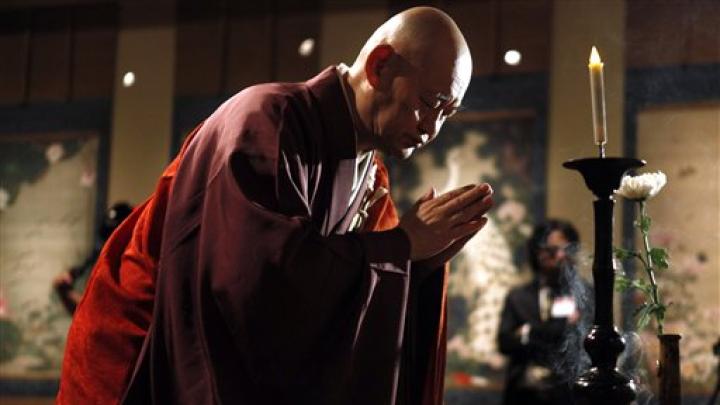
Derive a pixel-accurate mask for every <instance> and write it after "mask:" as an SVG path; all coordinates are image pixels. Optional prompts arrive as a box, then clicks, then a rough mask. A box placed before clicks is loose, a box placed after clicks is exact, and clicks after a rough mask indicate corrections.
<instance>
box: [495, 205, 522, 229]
mask: <svg viewBox="0 0 720 405" xmlns="http://www.w3.org/2000/svg"><path fill="white" fill-rule="evenodd" d="M526 215H527V208H526V207H525V205H523V204H521V203H519V202H518V201H517V200H507V201H505V202H504V203H502V205H500V207H498V209H497V217H498V218H499V219H500V220H503V221H510V223H511V224H514V225H515V224H519V223H521V222H523V220H524V219H525V216H526Z"/></svg>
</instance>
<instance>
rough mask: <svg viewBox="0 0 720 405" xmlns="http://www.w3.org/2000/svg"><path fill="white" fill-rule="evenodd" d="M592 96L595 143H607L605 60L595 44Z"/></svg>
mask: <svg viewBox="0 0 720 405" xmlns="http://www.w3.org/2000/svg"><path fill="white" fill-rule="evenodd" d="M588 70H589V71H590V97H591V99H592V115H593V134H594V138H595V145H599V146H602V145H605V144H606V143H607V128H606V124H607V120H606V118H605V83H604V79H603V62H602V60H600V55H599V54H598V51H597V49H596V48H595V47H594V46H593V47H592V52H591V53H590V63H589V64H588Z"/></svg>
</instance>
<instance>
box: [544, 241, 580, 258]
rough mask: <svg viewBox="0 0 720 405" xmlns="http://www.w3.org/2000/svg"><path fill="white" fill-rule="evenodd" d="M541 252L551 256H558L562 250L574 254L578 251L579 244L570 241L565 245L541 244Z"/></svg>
mask: <svg viewBox="0 0 720 405" xmlns="http://www.w3.org/2000/svg"><path fill="white" fill-rule="evenodd" d="M539 250H540V251H541V252H545V253H547V254H549V255H551V256H557V254H558V253H560V252H561V251H562V252H564V253H565V254H566V255H572V254H574V253H575V252H576V251H577V246H576V245H575V244H573V243H568V244H567V245H564V246H552V245H541V246H540V247H539Z"/></svg>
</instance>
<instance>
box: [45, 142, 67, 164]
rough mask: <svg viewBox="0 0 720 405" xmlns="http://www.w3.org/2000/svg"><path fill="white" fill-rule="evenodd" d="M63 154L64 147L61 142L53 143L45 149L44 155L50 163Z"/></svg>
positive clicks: (57, 159)
mask: <svg viewBox="0 0 720 405" xmlns="http://www.w3.org/2000/svg"><path fill="white" fill-rule="evenodd" d="M64 154H65V148H63V146H62V144H61V143H57V142H56V143H53V144H52V145H50V146H48V147H47V149H45V157H46V158H47V160H48V162H50V164H53V163H57V162H58V161H60V159H62V157H63V155H64Z"/></svg>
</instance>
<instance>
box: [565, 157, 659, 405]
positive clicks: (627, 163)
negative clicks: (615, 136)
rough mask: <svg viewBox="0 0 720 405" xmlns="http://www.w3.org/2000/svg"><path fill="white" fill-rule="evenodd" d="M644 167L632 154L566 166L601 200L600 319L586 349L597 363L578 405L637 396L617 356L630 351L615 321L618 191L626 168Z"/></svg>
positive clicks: (623, 404)
mask: <svg viewBox="0 0 720 405" xmlns="http://www.w3.org/2000/svg"><path fill="white" fill-rule="evenodd" d="M644 165H645V162H643V161H642V160H638V159H628V158H586V159H577V160H569V161H567V162H565V163H564V164H563V166H564V167H565V168H567V169H572V170H577V171H579V172H580V173H581V174H582V176H583V179H585V184H586V185H587V187H588V188H589V189H590V191H592V192H593V194H594V195H595V197H596V198H597V199H596V200H595V201H594V202H593V207H594V211H595V254H594V259H593V267H592V274H593V281H594V283H595V322H594V324H593V326H592V328H591V329H590V333H588V335H587V337H586V338H585V351H586V352H587V353H588V354H589V355H590V359H591V360H592V367H591V368H590V369H589V370H587V371H586V372H585V373H583V374H582V375H581V376H580V377H579V378H578V379H577V380H576V381H575V384H574V386H573V394H574V397H575V403H576V404H579V405H585V404H588V405H600V404H608V405H627V404H630V403H631V402H632V401H633V400H635V397H636V393H635V384H634V383H633V381H632V380H631V379H630V378H628V377H627V376H625V375H623V374H622V373H620V372H619V371H618V370H617V367H616V363H617V358H618V356H619V355H620V353H622V352H623V350H624V349H625V341H624V339H623V338H622V337H621V336H620V334H619V333H618V331H617V328H615V326H614V325H613V287H614V283H615V266H614V264H613V263H614V262H613V252H612V245H613V244H612V236H613V208H614V206H615V200H614V199H613V191H614V190H616V189H618V188H619V187H620V180H621V179H622V176H623V175H624V174H625V172H626V171H628V170H630V169H633V168H637V167H641V166H644Z"/></svg>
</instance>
